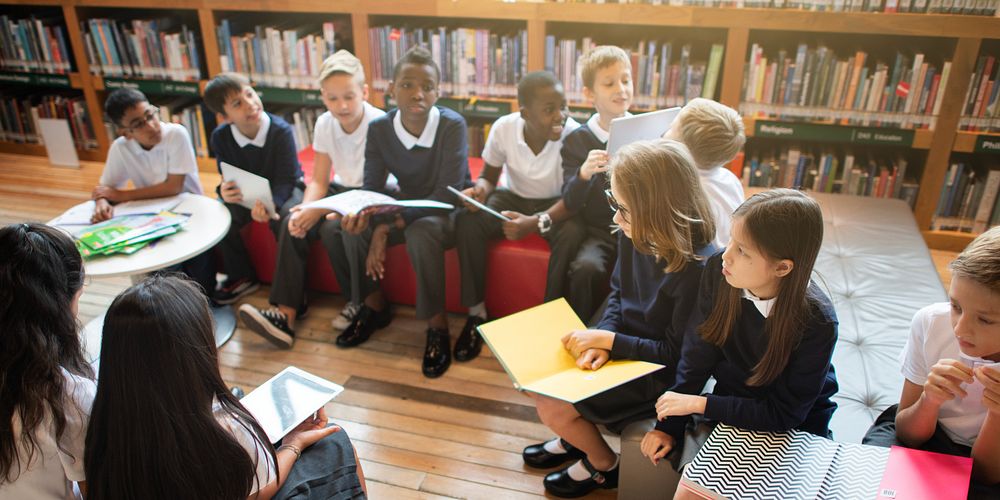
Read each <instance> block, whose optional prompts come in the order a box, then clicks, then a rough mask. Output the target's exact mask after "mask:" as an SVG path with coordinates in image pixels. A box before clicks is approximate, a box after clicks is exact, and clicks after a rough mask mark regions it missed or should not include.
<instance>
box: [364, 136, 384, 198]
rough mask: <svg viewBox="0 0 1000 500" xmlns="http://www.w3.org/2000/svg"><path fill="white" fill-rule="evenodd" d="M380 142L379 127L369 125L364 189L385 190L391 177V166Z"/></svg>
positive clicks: (366, 142) (366, 140) (366, 141)
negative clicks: (384, 156)
mask: <svg viewBox="0 0 1000 500" xmlns="http://www.w3.org/2000/svg"><path fill="white" fill-rule="evenodd" d="M390 123H391V122H390ZM380 142H381V141H380V140H379V133H378V129H377V128H376V127H373V126H369V127H368V137H367V138H366V139H365V175H364V184H363V185H362V189H365V190H367V191H378V192H380V193H381V192H383V191H385V181H386V180H387V179H388V178H389V167H388V165H387V164H386V162H385V159H384V158H383V157H382V152H381V151H380V150H379V143H380Z"/></svg>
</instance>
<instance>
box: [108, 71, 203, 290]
mask: <svg viewBox="0 0 1000 500" xmlns="http://www.w3.org/2000/svg"><path fill="white" fill-rule="evenodd" d="M104 113H105V115H106V116H107V117H108V119H110V120H111V122H112V123H113V124H114V125H115V127H117V128H118V132H119V133H120V134H121V136H120V137H118V138H117V139H115V141H114V142H112V143H111V149H109V150H108V160H107V162H106V164H105V166H104V172H103V173H102V174H101V180H100V181H99V182H100V184H99V185H98V186H97V187H95V188H94V191H93V193H92V198H93V199H94V203H95V205H94V215H93V216H92V218H91V221H92V222H100V221H104V220H107V219H110V218H111V217H113V216H114V205H115V204H118V203H121V202H125V201H133V200H145V199H149V198H161V197H164V196H173V195H176V194H180V193H194V194H202V190H201V182H200V181H199V180H198V164H197V162H196V161H195V157H194V146H192V144H191V136H190V135H188V131H187V129H185V128H184V127H183V126H181V125H178V124H176V123H164V122H161V121H160V112H159V109H157V107H156V106H153V105H151V104H150V103H149V100H148V99H146V96H145V95H143V93H142V92H139V91H138V90H134V89H117V90H114V91H112V92H111V93H110V94H108V99H107V100H106V101H105V102H104ZM129 181H131V182H132V186H133V189H125V188H126V186H127V185H128V183H129ZM181 269H182V270H183V271H184V272H185V273H187V274H188V275H189V276H191V277H192V278H193V279H195V280H196V281H197V282H198V284H200V285H201V286H202V287H204V288H205V290H208V291H209V292H211V290H213V289H214V288H215V269H214V267H213V266H212V262H211V259H210V258H209V256H208V255H207V253H206V254H202V255H199V256H197V257H194V258H192V259H191V260H189V261H187V262H184V263H183V264H181Z"/></svg>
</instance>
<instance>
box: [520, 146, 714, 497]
mask: <svg viewBox="0 0 1000 500" xmlns="http://www.w3.org/2000/svg"><path fill="white" fill-rule="evenodd" d="M610 179H611V187H610V189H608V190H607V191H606V194H607V197H608V203H609V204H610V206H611V207H612V208H613V209H614V210H615V215H614V222H615V223H616V224H617V226H618V227H619V228H620V233H621V235H623V236H624V237H619V238H618V260H617V263H616V265H615V270H614V273H613V274H612V278H611V295H610V298H609V301H608V306H607V309H606V310H605V312H604V315H603V316H602V318H601V321H600V322H599V323H598V325H597V327H596V329H593V330H583V331H575V332H571V333H569V334H567V335H566V337H565V338H564V339H563V343H564V345H565V347H566V349H567V350H569V351H570V352H571V353H572V354H573V356H574V357H575V358H576V360H577V364H578V365H579V366H580V367H581V368H583V369H588V370H597V369H599V368H600V367H601V366H603V365H604V363H606V362H607V361H608V359H609V358H612V359H636V360H642V361H655V362H660V363H664V364H666V365H667V368H664V369H662V370H659V371H657V372H653V373H652V374H650V375H647V376H645V377H641V378H639V379H637V380H634V381H632V382H630V383H627V384H625V385H622V386H619V387H616V388H614V389H612V390H610V391H606V392H604V393H602V394H598V395H596V396H593V397H591V398H588V399H586V400H584V401H581V402H580V403H577V404H576V405H572V404H569V403H567V402H565V401H560V400H555V399H551V398H546V397H542V396H536V397H535V399H536V405H537V409H538V415H539V417H540V418H541V420H542V422H544V423H545V424H546V425H548V426H549V428H550V429H552V430H553V431H554V432H555V433H556V434H558V435H559V437H558V438H555V439H553V440H551V441H548V442H545V443H539V444H537V445H533V446H529V447H527V448H525V450H524V454H523V456H524V461H525V463H526V464H527V465H529V466H531V467H537V468H549V467H555V466H557V465H560V464H562V463H564V462H566V461H568V460H575V463H573V464H572V465H570V466H569V467H567V468H565V469H562V470H559V471H557V472H553V473H551V474H549V475H548V476H547V477H546V478H545V482H544V483H545V488H546V490H548V492H549V493H552V494H554V495H556V496H562V497H576V496H581V495H584V494H586V493H588V492H590V491H592V490H594V489H597V488H614V487H616V486H617V485H618V457H617V455H615V453H614V452H613V451H612V450H611V448H610V447H609V446H608V444H607V443H606V442H605V441H604V438H602V437H601V434H600V432H599V431H598V429H597V426H596V425H595V424H604V425H606V426H608V427H609V428H612V429H621V428H624V426H625V425H626V424H628V423H630V422H632V421H635V420H638V419H642V418H650V417H652V416H653V403H654V402H655V401H656V398H657V397H658V396H659V395H660V394H662V393H663V391H664V390H666V389H667V388H669V387H670V386H671V385H672V384H673V382H674V367H676V366H677V359H678V357H679V354H680V347H681V341H682V339H683V334H684V329H685V328H684V327H685V325H686V323H687V321H688V318H689V316H690V312H691V311H692V310H693V309H694V305H695V299H696V298H697V290H698V282H699V279H700V276H701V268H702V265H703V263H704V261H705V260H706V259H707V258H708V257H709V256H710V255H712V254H713V253H714V252H715V248H714V247H713V246H712V244H711V242H712V239H713V238H714V237H715V225H714V221H713V220H712V210H711V208H710V207H709V205H708V201H707V200H706V198H705V196H704V194H703V192H702V189H701V186H700V184H699V180H698V173H697V171H696V169H695V166H694V162H693V160H692V159H691V156H690V153H689V152H688V151H687V148H685V147H684V145H683V144H681V143H679V142H676V141H655V142H653V141H651V142H641V143H635V144H631V145H629V146H627V147H625V148H623V149H622V150H621V151H619V152H618V154H617V155H616V156H615V158H614V159H613V160H612V164H611V168H610ZM576 459H582V460H576Z"/></svg>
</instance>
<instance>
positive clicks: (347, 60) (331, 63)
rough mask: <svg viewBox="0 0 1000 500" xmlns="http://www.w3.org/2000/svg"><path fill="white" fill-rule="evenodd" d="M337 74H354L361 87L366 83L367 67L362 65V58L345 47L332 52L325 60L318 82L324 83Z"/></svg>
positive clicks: (320, 69)
mask: <svg viewBox="0 0 1000 500" xmlns="http://www.w3.org/2000/svg"><path fill="white" fill-rule="evenodd" d="M337 74H341V75H350V76H353V77H354V82H355V83H357V84H358V86H359V87H364V85H365V68H364V66H362V64H361V60H360V59H358V58H357V57H355V56H354V54H351V53H350V52H348V51H346V50H343V49H341V50H338V51H336V52H334V53H333V54H330V55H329V56H328V57H327V58H326V59H324V60H323V65H322V66H320V67H319V77H318V78H316V82H317V83H319V84H320V85H322V84H323V82H324V81H325V80H326V79H327V78H330V77H331V76H333V75H337Z"/></svg>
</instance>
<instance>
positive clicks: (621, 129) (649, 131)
mask: <svg viewBox="0 0 1000 500" xmlns="http://www.w3.org/2000/svg"><path fill="white" fill-rule="evenodd" d="M680 112H681V108H679V107H678V108H670V109H661V110H659V111H652V112H649V113H643V114H641V115H632V116H623V117H621V118H615V119H614V120H611V127H610V130H608V133H609V137H608V157H609V158H610V157H613V156H614V155H615V153H617V152H618V150H619V149H621V148H622V146H625V145H627V144H631V143H633V142H636V141H648V140H652V139H659V138H661V137H663V134H666V133H667V132H668V131H669V130H670V126H671V125H672V124H673V123H674V120H675V119H676V118H677V115H679V114H680Z"/></svg>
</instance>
